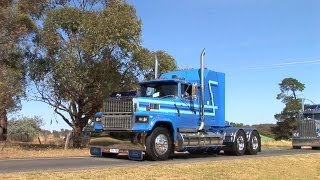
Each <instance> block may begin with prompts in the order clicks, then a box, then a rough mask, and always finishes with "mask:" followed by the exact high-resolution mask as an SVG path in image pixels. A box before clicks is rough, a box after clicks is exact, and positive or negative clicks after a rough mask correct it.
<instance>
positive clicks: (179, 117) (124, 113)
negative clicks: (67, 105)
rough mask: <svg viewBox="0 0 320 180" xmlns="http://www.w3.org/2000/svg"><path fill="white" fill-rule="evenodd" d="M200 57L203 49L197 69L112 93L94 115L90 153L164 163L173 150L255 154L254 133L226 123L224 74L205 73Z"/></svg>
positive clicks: (258, 147) (257, 149)
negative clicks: (129, 90)
mask: <svg viewBox="0 0 320 180" xmlns="http://www.w3.org/2000/svg"><path fill="white" fill-rule="evenodd" d="M204 56H205V51H204V50H203V51H202V53H201V56H200V68H199V69H186V70H178V71H172V72H167V73H164V74H162V75H161V76H160V77H157V73H155V74H156V75H155V78H154V79H152V80H147V81H143V82H141V83H140V91H139V92H138V93H136V94H135V93H115V94H114V95H113V96H112V97H111V98H109V99H107V100H106V101H105V102H104V107H103V111H101V112H97V113H96V115H95V116H96V117H95V121H94V132H93V136H94V138H92V140H91V142H90V153H91V155H93V156H108V157H112V156H116V155H117V154H118V153H127V154H128V157H129V159H133V160H142V159H144V156H146V157H147V158H148V159H151V160H166V159H168V158H169V157H170V156H172V155H173V154H174V153H175V152H189V153H191V154H200V153H204V154H217V153H220V151H221V150H223V152H224V154H228V155H229V154H230V155H236V156H241V155H243V154H249V155H255V154H257V153H258V152H260V151H261V138H260V135H259V132H258V131H257V130H256V129H254V128H238V127H237V128H236V127H232V126H231V125H230V124H229V123H228V122H227V121H226V119H225V74H224V73H221V72H216V71H213V70H209V69H206V68H205V67H204ZM156 64H157V63H156ZM156 67H157V66H156ZM155 69H157V68H155Z"/></svg>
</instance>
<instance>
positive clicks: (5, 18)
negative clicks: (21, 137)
mask: <svg viewBox="0 0 320 180" xmlns="http://www.w3.org/2000/svg"><path fill="white" fill-rule="evenodd" d="M19 3H20V1H12V0H3V1H1V3H0V24H1V26H0V141H1V140H5V139H6V133H7V113H9V112H12V111H15V110H17V109H19V106H20V97H21V96H24V90H25V79H24V77H25V71H24V63H23V59H24V56H23V55H24V53H23V51H22V50H21V47H22V46H23V44H22V43H23V42H25V41H26V37H27V36H28V35H29V34H30V33H31V32H33V31H34V29H35V25H34V23H33V21H32V20H31V19H30V18H29V16H28V15H27V14H25V13H23V12H21V11H19V9H18V8H16V7H17V6H18V4H19Z"/></svg>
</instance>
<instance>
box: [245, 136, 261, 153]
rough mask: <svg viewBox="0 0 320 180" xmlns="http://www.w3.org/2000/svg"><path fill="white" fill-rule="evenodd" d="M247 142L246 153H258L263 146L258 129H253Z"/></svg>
mask: <svg viewBox="0 0 320 180" xmlns="http://www.w3.org/2000/svg"><path fill="white" fill-rule="evenodd" d="M249 138H250V139H249V141H248V144H247V149H246V152H245V153H246V154H249V155H256V154H257V153H258V152H259V151H260V148H261V139H260V136H259V134H258V132H257V131H252V132H251V134H250V137H249Z"/></svg>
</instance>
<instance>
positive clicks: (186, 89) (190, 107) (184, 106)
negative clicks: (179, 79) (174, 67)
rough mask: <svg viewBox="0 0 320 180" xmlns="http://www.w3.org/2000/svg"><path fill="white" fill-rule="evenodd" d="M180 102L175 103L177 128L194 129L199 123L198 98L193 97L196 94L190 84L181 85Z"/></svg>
mask: <svg viewBox="0 0 320 180" xmlns="http://www.w3.org/2000/svg"><path fill="white" fill-rule="evenodd" d="M180 89H181V91H180V92H181V101H180V102H177V109H179V114H180V117H179V120H178V123H177V125H178V128H196V127H197V126H198V121H199V106H198V98H196V97H195V96H193V95H194V94H196V93H195V92H192V91H195V88H192V84H181V86H180Z"/></svg>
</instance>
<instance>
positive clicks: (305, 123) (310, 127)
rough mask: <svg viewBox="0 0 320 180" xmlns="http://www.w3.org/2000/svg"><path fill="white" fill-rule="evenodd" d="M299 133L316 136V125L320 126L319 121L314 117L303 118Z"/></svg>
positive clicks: (309, 136) (307, 136) (305, 136)
mask: <svg viewBox="0 0 320 180" xmlns="http://www.w3.org/2000/svg"><path fill="white" fill-rule="evenodd" d="M299 123H300V124H299V135H300V137H303V138H314V137H316V127H317V126H319V122H318V121H316V120H314V119H311V120H310V119H308V120H302V121H300V122H299Z"/></svg>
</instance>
